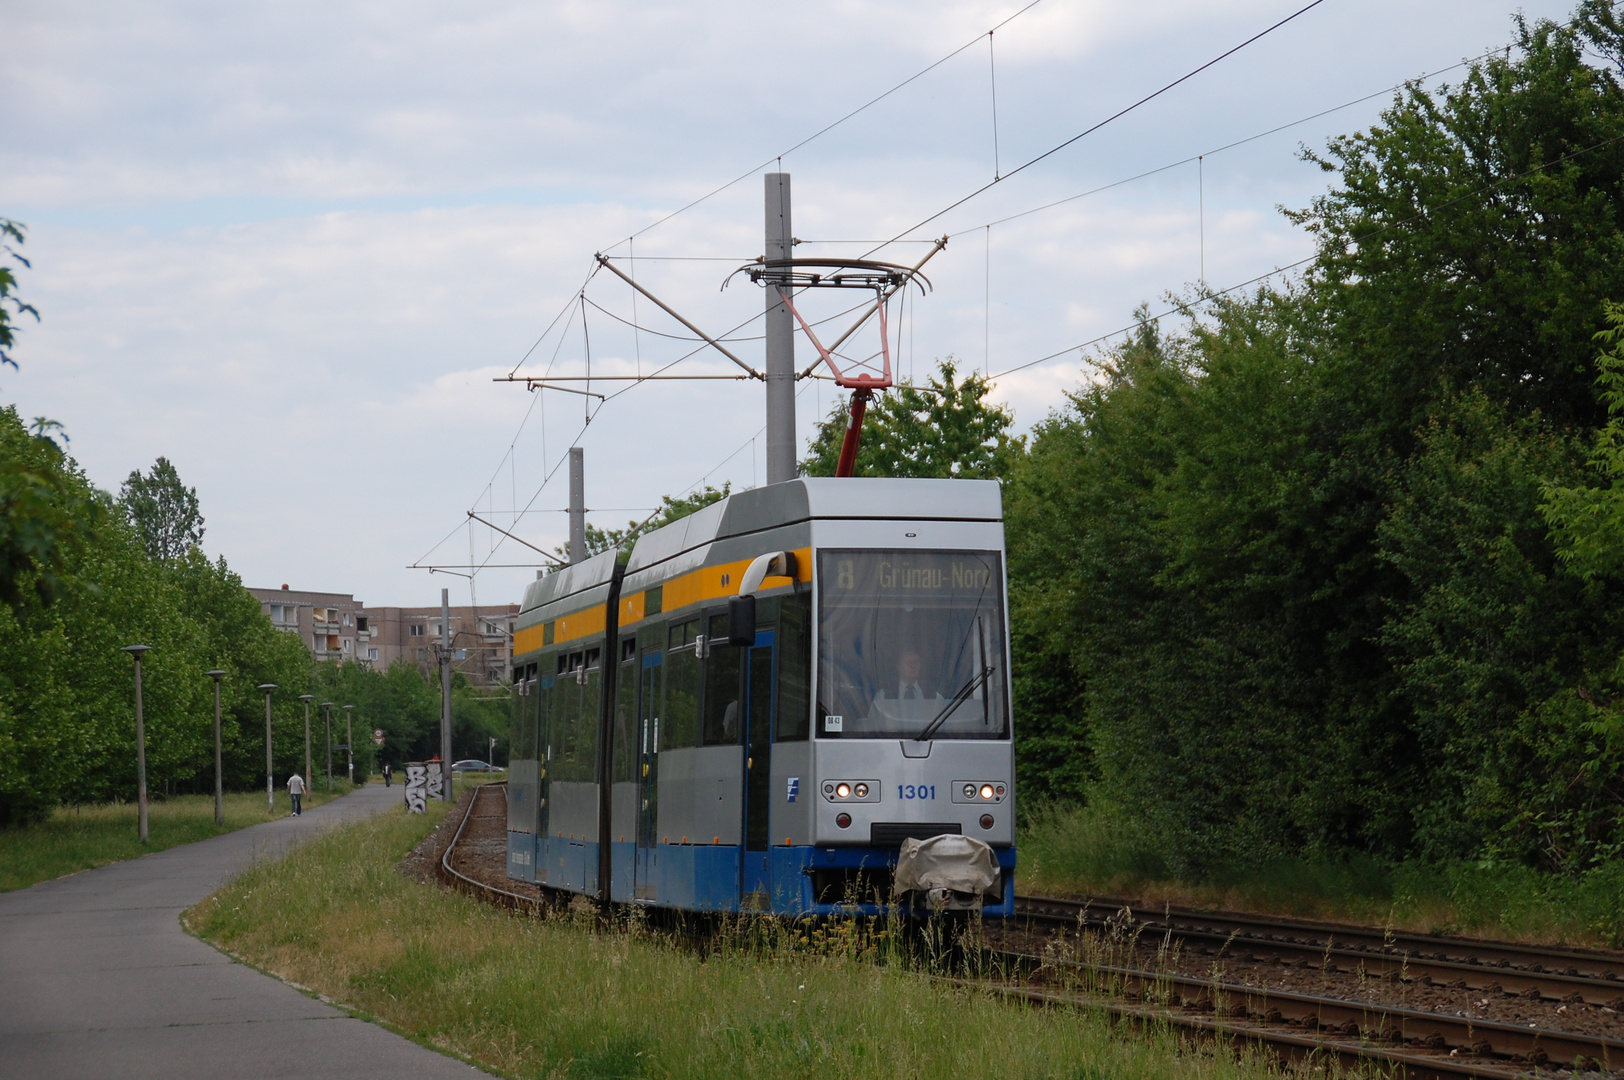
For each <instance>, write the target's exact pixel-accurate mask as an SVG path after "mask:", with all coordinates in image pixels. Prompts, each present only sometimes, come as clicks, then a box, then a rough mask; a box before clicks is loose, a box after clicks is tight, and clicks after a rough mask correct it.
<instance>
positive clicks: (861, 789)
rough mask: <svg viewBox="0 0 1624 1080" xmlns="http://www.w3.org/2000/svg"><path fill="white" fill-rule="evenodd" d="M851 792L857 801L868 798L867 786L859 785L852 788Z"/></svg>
mask: <svg viewBox="0 0 1624 1080" xmlns="http://www.w3.org/2000/svg"><path fill="white" fill-rule="evenodd" d="M851 790H852V794H854V795H856V796H857V797H858V798H859V799H866V798H868V785H867V784H864V783H859V784H857V785H856V786H855V787H853V788H852V789H851Z"/></svg>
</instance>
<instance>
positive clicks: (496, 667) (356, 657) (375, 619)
mask: <svg viewBox="0 0 1624 1080" xmlns="http://www.w3.org/2000/svg"><path fill="white" fill-rule="evenodd" d="M248 591H249V592H250V593H252V594H253V595H254V597H255V598H256V599H258V600H259V603H260V610H261V611H263V612H264V614H265V617H266V618H268V619H270V620H271V625H272V626H274V627H275V628H276V629H278V630H281V631H284V632H285V633H290V634H297V635H298V636H299V640H301V641H303V642H304V643H305V647H306V648H308V649H309V650H310V655H311V656H313V657H315V658H316V659H317V660H333V661H337V662H339V663H352V662H353V663H360V664H367V665H369V666H372V667H376V668H379V669H380V670H381V669H387V668H388V667H389V666H390V665H391V664H393V663H395V662H396V661H397V660H402V659H404V660H406V661H408V662H410V663H412V664H415V665H416V666H417V667H418V669H419V670H421V671H423V672H424V673H425V674H427V673H428V672H429V671H430V670H431V669H432V668H434V667H435V666H436V665H438V664H439V662H440V654H439V646H440V643H441V640H442V639H441V633H442V625H441V614H440V609H439V608H438V607H418V608H400V607H381V608H368V607H366V606H365V605H364V604H363V603H362V602H361V601H359V600H357V599H356V598H355V596H354V594H352V593H327V592H311V591H307V590H301V589H290V588H289V587H288V586H286V585H283V586H282V587H281V588H280V589H249V590H248ZM518 617H519V605H518V604H500V605H494V606H491V607H478V608H475V607H454V608H452V609H451V650H452V661H451V662H452V666H453V667H454V668H455V669H456V670H457V671H460V672H462V673H463V675H464V676H466V677H467V679H468V681H469V682H470V683H472V684H473V685H475V686H496V685H499V684H501V683H505V682H508V681H510V680H511V678H512V671H513V628H514V623H515V621H516V620H517V619H518Z"/></svg>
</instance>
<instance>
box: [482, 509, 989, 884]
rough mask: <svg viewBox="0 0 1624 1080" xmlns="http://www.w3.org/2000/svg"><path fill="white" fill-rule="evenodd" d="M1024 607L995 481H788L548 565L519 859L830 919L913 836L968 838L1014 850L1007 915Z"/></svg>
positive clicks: (518, 814)
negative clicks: (1013, 699) (1014, 610)
mask: <svg viewBox="0 0 1624 1080" xmlns="http://www.w3.org/2000/svg"><path fill="white" fill-rule="evenodd" d="M1006 610H1007V605H1006V580H1005V569H1004V530H1003V519H1002V506H1001V501H1000V493H999V487H998V485H997V484H996V483H994V482H991V481H973V480H895V479H844V478H843V479H833V478H829V479H800V480H793V481H789V482H786V483H781V484H774V485H771V486H769V487H763V488H756V489H752V490H749V491H743V492H739V493H738V494H735V495H732V496H730V497H729V498H727V499H724V500H723V501H721V502H718V503H716V504H714V505H712V506H709V507H707V508H705V509H704V510H701V511H700V512H698V513H696V514H693V515H692V516H690V517H687V518H684V519H682V520H680V521H677V522H673V523H672V524H670V525H667V526H665V527H664V528H661V529H659V530H656V531H654V532H650V533H648V534H646V535H644V536H643V537H641V538H640V539H638V541H637V542H636V545H635V546H634V547H633V549H632V551H631V554H630V558H629V560H628V561H626V562H625V563H624V564H623V565H617V557H616V554H615V553H613V552H606V553H604V554H601V555H598V556H596V557H594V558H591V559H588V560H586V561H584V562H581V563H578V564H576V565H574V566H571V567H568V568H566V569H563V570H560V571H558V572H556V573H553V574H550V575H548V576H547V577H544V578H541V579H539V580H537V581H535V582H534V583H532V584H531V585H530V587H529V588H528V589H527V591H526V594H525V599H524V604H523V608H522V610H521V612H520V615H519V620H518V629H517V631H516V635H515V650H514V651H515V659H514V682H515V685H516V687H517V693H516V694H515V715H514V730H513V742H512V747H513V750H512V761H511V768H510V771H509V781H508V796H509V797H508V874H509V876H510V877H513V878H516V879H519V880H523V881H533V882H535V883H537V884H540V885H545V886H547V887H550V888H555V889H563V890H568V891H573V892H579V893H584V894H587V895H593V896H596V895H601V893H600V889H601V888H603V887H604V885H605V884H606V885H607V887H608V891H609V895H610V897H611V899H612V900H614V901H616V902H620V903H646V904H651V905H659V906H664V907H671V908H678V909H686V910H697V911H739V910H758V911H771V912H776V913H780V914H785V915H801V914H820V913H829V912H833V911H835V910H837V908H838V909H839V910H847V911H849V910H851V907H850V903H849V902H850V901H851V900H852V899H853V897H854V896H857V895H862V896H863V897H864V898H865V899H866V900H869V901H871V900H872V899H873V898H874V897H876V896H879V895H888V894H889V887H890V874H891V871H892V869H893V868H894V867H895V866H896V863H897V858H898V850H899V847H900V846H901V845H902V843H903V841H904V839H906V838H909V837H912V838H916V839H925V838H928V837H933V836H939V835H942V834H962V835H964V836H968V837H972V838H974V839H977V840H980V841H983V842H984V843H985V844H987V845H989V846H990V847H991V848H992V851H993V854H994V856H995V858H996V862H997V866H998V874H997V877H998V880H997V882H996V883H995V884H994V886H993V887H992V888H991V889H989V890H988V891H987V892H986V894H985V895H984V897H983V901H984V907H983V911H984V913H985V914H986V915H989V916H1000V915H1008V914H1011V913H1012V911H1013V906H1014V880H1013V874H1014V868H1015V847H1014V840H1015V784H1014V776H1015V774H1014V756H1013V751H1012V744H1011V730H1010V729H1011V724H1010V696H1009V654H1008V637H1007V633H1006V626H1007V619H1006ZM606 743H607V745H605V744H606ZM605 773H607V774H608V775H609V776H610V785H609V787H608V789H607V790H605V789H604V788H603V787H601V786H600V779H601V777H602V776H604V775H605ZM605 815H607V817H608V821H607V823H606V824H607V828H603V827H601V826H602V825H603V824H605V822H604V816H605ZM604 842H607V844H608V846H609V849H610V851H609V858H608V859H606V860H602V861H601V862H600V852H601V850H602V848H601V844H602V843H604ZM605 878H607V881H605ZM864 906H865V907H866V908H867V909H868V910H870V911H872V910H875V905H874V904H873V903H871V902H870V903H865V904H864Z"/></svg>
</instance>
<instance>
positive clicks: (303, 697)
mask: <svg viewBox="0 0 1624 1080" xmlns="http://www.w3.org/2000/svg"><path fill="white" fill-rule="evenodd" d="M299 700H300V701H302V702H304V707H305V771H304V778H305V790H306V791H309V790H310V785H311V784H312V783H314V782H315V779H316V778H315V777H314V776H313V775H311V774H312V773H314V772H315V771H316V770H315V769H314V768H313V767H312V766H311V764H310V703H311V702H312V701H315V700H316V695H315V694H300V695H299Z"/></svg>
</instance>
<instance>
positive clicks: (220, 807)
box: [203, 668, 226, 825]
mask: <svg viewBox="0 0 1624 1080" xmlns="http://www.w3.org/2000/svg"><path fill="white" fill-rule="evenodd" d="M203 674H205V675H207V676H208V677H209V678H211V679H213V680H214V823H215V824H216V825H224V824H225V823H226V804H225V789H224V786H223V783H222V781H221V779H220V680H221V679H223V678H225V674H226V673H225V672H224V671H222V670H221V669H220V668H215V669H214V670H213V671H205V672H204V673H203Z"/></svg>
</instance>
